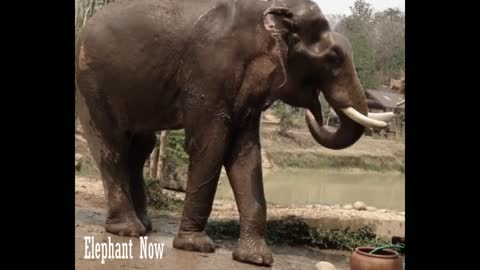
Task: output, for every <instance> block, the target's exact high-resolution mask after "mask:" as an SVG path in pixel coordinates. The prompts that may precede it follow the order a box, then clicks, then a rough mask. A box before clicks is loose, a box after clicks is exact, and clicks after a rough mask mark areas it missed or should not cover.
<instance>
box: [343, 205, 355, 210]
mask: <svg viewBox="0 0 480 270" xmlns="http://www.w3.org/2000/svg"><path fill="white" fill-rule="evenodd" d="M343 209H345V210H352V209H353V206H352V205H351V204H346V205H344V206H343Z"/></svg>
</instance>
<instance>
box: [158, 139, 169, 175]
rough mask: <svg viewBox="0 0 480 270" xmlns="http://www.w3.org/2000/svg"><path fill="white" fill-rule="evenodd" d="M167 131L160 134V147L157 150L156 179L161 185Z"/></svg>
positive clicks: (164, 163)
mask: <svg viewBox="0 0 480 270" xmlns="http://www.w3.org/2000/svg"><path fill="white" fill-rule="evenodd" d="M167 144H168V140H167V131H165V130H164V131H162V132H161V133H160V145H159V150H158V165H157V177H156V178H157V179H158V181H160V182H161V183H163V182H164V177H165V165H166V162H167Z"/></svg>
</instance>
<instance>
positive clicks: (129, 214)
mask: <svg viewBox="0 0 480 270" xmlns="http://www.w3.org/2000/svg"><path fill="white" fill-rule="evenodd" d="M85 81H86V82H87V83H85ZM90 82H94V80H92V78H91V77H90V78H89V77H85V76H84V77H81V80H80V83H79V87H84V89H82V90H83V91H82V92H83V93H87V94H88V95H87V97H86V98H85V96H84V95H82V94H79V95H77V100H76V102H77V113H78V116H79V118H80V121H81V123H82V126H83V129H84V132H85V136H86V139H87V141H88V144H89V148H90V150H91V152H92V155H93V157H94V159H95V161H96V163H97V166H98V169H99V170H100V173H101V177H102V181H103V187H104V191H105V198H106V200H107V205H108V212H107V219H106V222H105V229H106V231H107V232H110V233H113V234H117V235H120V236H131V237H138V236H141V235H145V234H146V229H145V226H144V225H143V224H142V222H141V221H140V220H139V219H138V218H137V214H136V212H135V207H134V204H133V202H132V197H131V193H130V170H129V164H128V163H129V155H128V154H129V153H128V152H129V151H128V149H129V145H130V143H131V135H129V134H128V133H127V132H125V131H123V130H121V129H119V128H118V127H117V126H116V125H115V122H114V121H112V119H111V116H110V115H109V114H108V107H107V106H105V102H104V101H102V100H101V97H100V96H99V95H92V94H90V93H96V91H98V90H97V88H93V86H95V85H96V84H95V83H90ZM79 92H80V91H77V94H78V93H79Z"/></svg>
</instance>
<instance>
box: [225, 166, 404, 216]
mask: <svg viewBox="0 0 480 270" xmlns="http://www.w3.org/2000/svg"><path fill="white" fill-rule="evenodd" d="M263 182H264V188H265V197H266V199H267V202H269V203H275V204H282V205H286V204H334V203H337V204H353V203H354V202H355V201H364V202H365V203H366V204H367V205H368V206H374V207H376V208H379V209H381V208H385V209H392V210H397V211H405V175H404V174H401V173H363V172H341V171H339V172H332V171H323V170H314V169H285V170H276V171H273V172H269V173H264V180H263ZM216 198H217V199H222V200H233V193H232V189H231V187H230V185H229V183H228V180H227V179H222V180H221V182H220V185H219V187H218V190H217V195H216Z"/></svg>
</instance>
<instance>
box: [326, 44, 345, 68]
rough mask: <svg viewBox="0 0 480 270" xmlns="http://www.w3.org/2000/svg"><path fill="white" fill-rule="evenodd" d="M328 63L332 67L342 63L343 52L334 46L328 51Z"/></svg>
mask: <svg viewBox="0 0 480 270" xmlns="http://www.w3.org/2000/svg"><path fill="white" fill-rule="evenodd" d="M328 63H329V64H330V66H331V67H332V68H338V67H340V66H341V65H342V63H343V53H342V52H341V50H340V49H338V48H336V47H334V48H332V49H331V50H330V52H329V53H328Z"/></svg>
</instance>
